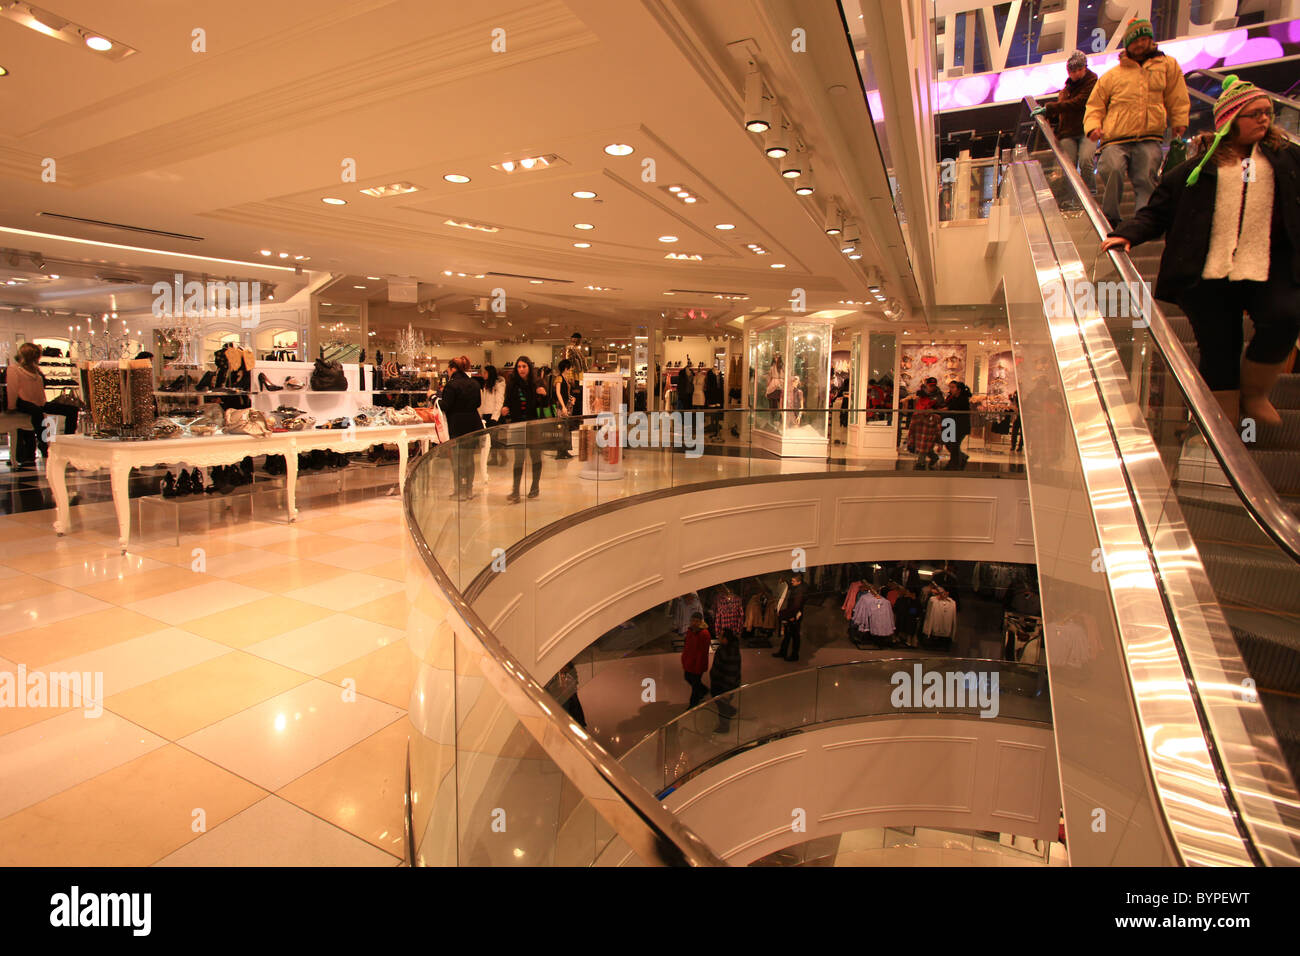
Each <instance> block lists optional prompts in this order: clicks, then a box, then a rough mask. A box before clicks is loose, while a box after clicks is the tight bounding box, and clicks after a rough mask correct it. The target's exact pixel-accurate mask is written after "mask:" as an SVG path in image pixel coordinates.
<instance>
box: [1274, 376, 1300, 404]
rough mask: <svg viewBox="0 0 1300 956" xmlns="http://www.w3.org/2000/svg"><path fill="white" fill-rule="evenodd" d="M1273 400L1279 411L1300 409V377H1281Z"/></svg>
mask: <svg viewBox="0 0 1300 956" xmlns="http://www.w3.org/2000/svg"><path fill="white" fill-rule="evenodd" d="M1271 398H1272V401H1273V404H1274V405H1275V406H1277V408H1278V409H1284V408H1300V375H1283V376H1280V377H1279V378H1278V380H1277V384H1276V385H1274V386H1273V393H1272V395H1271Z"/></svg>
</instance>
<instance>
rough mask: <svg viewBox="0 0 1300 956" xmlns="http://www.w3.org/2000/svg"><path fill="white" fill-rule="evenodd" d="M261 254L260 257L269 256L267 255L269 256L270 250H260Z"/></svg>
mask: <svg viewBox="0 0 1300 956" xmlns="http://www.w3.org/2000/svg"><path fill="white" fill-rule="evenodd" d="M261 252H262V255H264V256H269V255H270V254H271V250H270V249H263V250H261Z"/></svg>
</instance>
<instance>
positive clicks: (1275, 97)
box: [1183, 68, 1300, 112]
mask: <svg viewBox="0 0 1300 956" xmlns="http://www.w3.org/2000/svg"><path fill="white" fill-rule="evenodd" d="M1198 74H1199V75H1201V76H1208V77H1209V78H1210V79H1212V80H1214V81H1215V82H1216V83H1218V84H1219V85H1220V86H1222V85H1223V81H1224V80H1226V79H1227V78H1228V74H1226V73H1220V72H1219V71H1218V70H1207V69H1204V68H1201V69H1196V70H1188V71H1187V72H1186V73H1184V74H1183V79H1184V80H1186V79H1187V78H1188V77H1191V76H1196V75H1198ZM1187 92H1189V93H1191V92H1193V90H1192V89H1191V88H1190V87H1189V88H1188V90H1187ZM1195 92H1197V93H1201V91H1200V90H1196V91H1195ZM1260 92H1261V93H1264V94H1266V95H1267V96H1268V98H1269V99H1270V100H1272V101H1273V102H1274V103H1281V104H1282V105H1283V106H1288V107H1290V108H1291V109H1293V110H1296V111H1297V112H1300V101H1296V100H1293V99H1291V97H1289V96H1282V95H1281V94H1280V93H1274V92H1273V91H1271V90H1266V89H1264V88H1262V87H1261V88H1260ZM1207 95H1208V94H1205V93H1201V96H1207ZM1210 99H1211V101H1213V97H1210Z"/></svg>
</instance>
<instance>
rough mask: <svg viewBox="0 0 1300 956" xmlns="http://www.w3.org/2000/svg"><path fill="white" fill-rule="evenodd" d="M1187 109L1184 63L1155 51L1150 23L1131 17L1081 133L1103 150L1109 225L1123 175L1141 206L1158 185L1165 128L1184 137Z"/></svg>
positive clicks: (1115, 214)
mask: <svg viewBox="0 0 1300 956" xmlns="http://www.w3.org/2000/svg"><path fill="white" fill-rule="evenodd" d="M1189 110H1190V102H1189V100H1188V96H1187V84H1186V83H1185V82H1184V81H1183V70H1182V67H1180V66H1179V65H1178V61H1177V60H1175V59H1174V58H1173V57H1172V56H1169V55H1167V54H1165V53H1162V52H1161V51H1160V50H1158V49H1156V43H1155V33H1154V31H1153V30H1152V29H1151V21H1149V20H1140V19H1135V20H1130V21H1129V24H1128V27H1127V28H1126V29H1125V30H1124V52H1123V53H1121V54H1120V55H1119V63H1118V64H1117V65H1116V66H1115V68H1114V69H1112V70H1108V71H1107V72H1106V73H1105V74H1103V75H1102V77H1101V79H1099V80H1098V81H1097V85H1096V86H1094V87H1093V90H1092V95H1091V96H1089V97H1088V108H1087V110H1086V112H1085V113H1084V117H1083V128H1084V131H1085V132H1086V133H1087V135H1088V138H1089V139H1091V140H1092V141H1093V142H1094V143H1097V144H1098V146H1099V148H1100V150H1101V153H1100V162H1099V165H1098V172H1099V173H1100V176H1101V189H1102V197H1101V208H1102V212H1104V213H1105V214H1106V218H1108V219H1109V220H1110V223H1111V225H1112V226H1115V225H1117V224H1118V223H1119V208H1120V199H1121V197H1122V194H1123V190H1124V176H1125V175H1127V176H1128V178H1129V179H1130V180H1131V181H1132V183H1133V189H1134V191H1135V192H1136V193H1137V208H1138V209H1141V208H1142V207H1143V206H1145V205H1146V204H1147V201H1148V200H1149V199H1150V198H1151V194H1152V193H1153V192H1154V191H1155V188H1156V172H1157V171H1158V170H1159V168H1160V148H1161V144H1162V143H1163V141H1164V137H1165V127H1166V126H1168V127H1172V128H1173V134H1174V135H1175V136H1182V135H1183V133H1185V132H1186V131H1187V114H1188V112H1189Z"/></svg>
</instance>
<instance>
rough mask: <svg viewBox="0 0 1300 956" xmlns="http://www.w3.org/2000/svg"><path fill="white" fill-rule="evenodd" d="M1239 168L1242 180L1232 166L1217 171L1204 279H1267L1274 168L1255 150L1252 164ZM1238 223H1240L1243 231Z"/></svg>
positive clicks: (1242, 165)
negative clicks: (1243, 211)
mask: <svg viewBox="0 0 1300 956" xmlns="http://www.w3.org/2000/svg"><path fill="white" fill-rule="evenodd" d="M1240 168H1241V175H1240V176H1238V175H1237V174H1236V170H1235V169H1234V167H1233V166H1232V165H1228V166H1220V167H1219V169H1218V176H1217V179H1218V186H1217V187H1216V192H1215V194H1214V225H1213V226H1212V227H1211V231H1210V251H1209V254H1208V255H1207V256H1206V257H1205V269H1204V270H1203V271H1202V272H1201V278H1202V279H1230V280H1232V281H1240V280H1242V279H1249V280H1251V281H1254V282H1265V281H1267V279H1268V249H1269V240H1270V239H1271V237H1272V229H1273V167H1272V166H1271V165H1269V162H1268V159H1267V158H1266V157H1265V156H1264V154H1263V152H1262V151H1261V150H1260V149H1259V148H1258V147H1255V148H1254V149H1252V150H1251V158H1250V161H1249V164H1247V163H1242V164H1241V167H1240ZM1252 171H1253V176H1252V175H1251V174H1252ZM1243 186H1244V187H1245V188H1244V189H1243ZM1243 193H1244V195H1245V198H1246V214H1245V216H1242V214H1241V201H1242V195H1243ZM1238 222H1240V223H1241V229H1240V231H1238V228H1237V223H1238Z"/></svg>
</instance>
